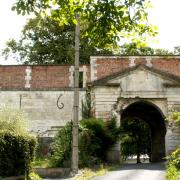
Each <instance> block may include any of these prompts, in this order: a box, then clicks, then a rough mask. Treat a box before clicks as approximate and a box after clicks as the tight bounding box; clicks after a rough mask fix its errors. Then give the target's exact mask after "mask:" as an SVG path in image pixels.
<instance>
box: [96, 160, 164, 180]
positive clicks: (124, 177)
mask: <svg viewBox="0 0 180 180" xmlns="http://www.w3.org/2000/svg"><path fill="white" fill-rule="evenodd" d="M164 178H165V167H164V164H163V163H152V164H125V165H123V167H122V168H120V169H119V170H115V171H111V172H108V173H107V174H106V175H104V176H99V177H95V178H93V180H164Z"/></svg>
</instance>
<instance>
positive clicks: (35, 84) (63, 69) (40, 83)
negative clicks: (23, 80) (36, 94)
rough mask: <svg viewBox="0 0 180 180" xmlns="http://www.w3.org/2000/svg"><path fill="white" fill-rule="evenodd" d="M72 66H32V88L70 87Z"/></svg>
mask: <svg viewBox="0 0 180 180" xmlns="http://www.w3.org/2000/svg"><path fill="white" fill-rule="evenodd" d="M69 67H70V66H32V80H31V88H35V89H39V88H40V89H43V88H62V87H63V88H64V87H69V83H70V81H69V76H70V73H69Z"/></svg>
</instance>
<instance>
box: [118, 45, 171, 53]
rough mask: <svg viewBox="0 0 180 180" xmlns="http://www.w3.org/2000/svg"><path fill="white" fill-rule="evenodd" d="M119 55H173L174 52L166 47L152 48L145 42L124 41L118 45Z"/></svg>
mask: <svg viewBox="0 0 180 180" xmlns="http://www.w3.org/2000/svg"><path fill="white" fill-rule="evenodd" d="M119 54H121V55H135V56H136V55H173V54H174V53H173V52H171V51H169V50H166V49H153V48H151V47H148V46H147V45H146V44H141V43H129V44H127V43H125V44H123V45H122V46H120V51H119Z"/></svg>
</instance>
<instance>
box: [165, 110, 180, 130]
mask: <svg viewBox="0 0 180 180" xmlns="http://www.w3.org/2000/svg"><path fill="white" fill-rule="evenodd" d="M167 121H169V122H170V123H171V124H172V125H173V126H176V127H180V112H178V111H173V112H172V113H171V114H170V115H169V117H168V118H167Z"/></svg>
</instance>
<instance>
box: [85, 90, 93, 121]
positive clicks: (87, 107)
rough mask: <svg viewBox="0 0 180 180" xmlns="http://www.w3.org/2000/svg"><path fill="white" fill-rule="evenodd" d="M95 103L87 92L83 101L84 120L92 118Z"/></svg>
mask: <svg viewBox="0 0 180 180" xmlns="http://www.w3.org/2000/svg"><path fill="white" fill-rule="evenodd" d="M92 109H93V102H92V98H91V94H90V92H89V91H87V92H86V94H85V98H84V100H83V101H82V118H83V119H88V118H91V117H93V116H92Z"/></svg>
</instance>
